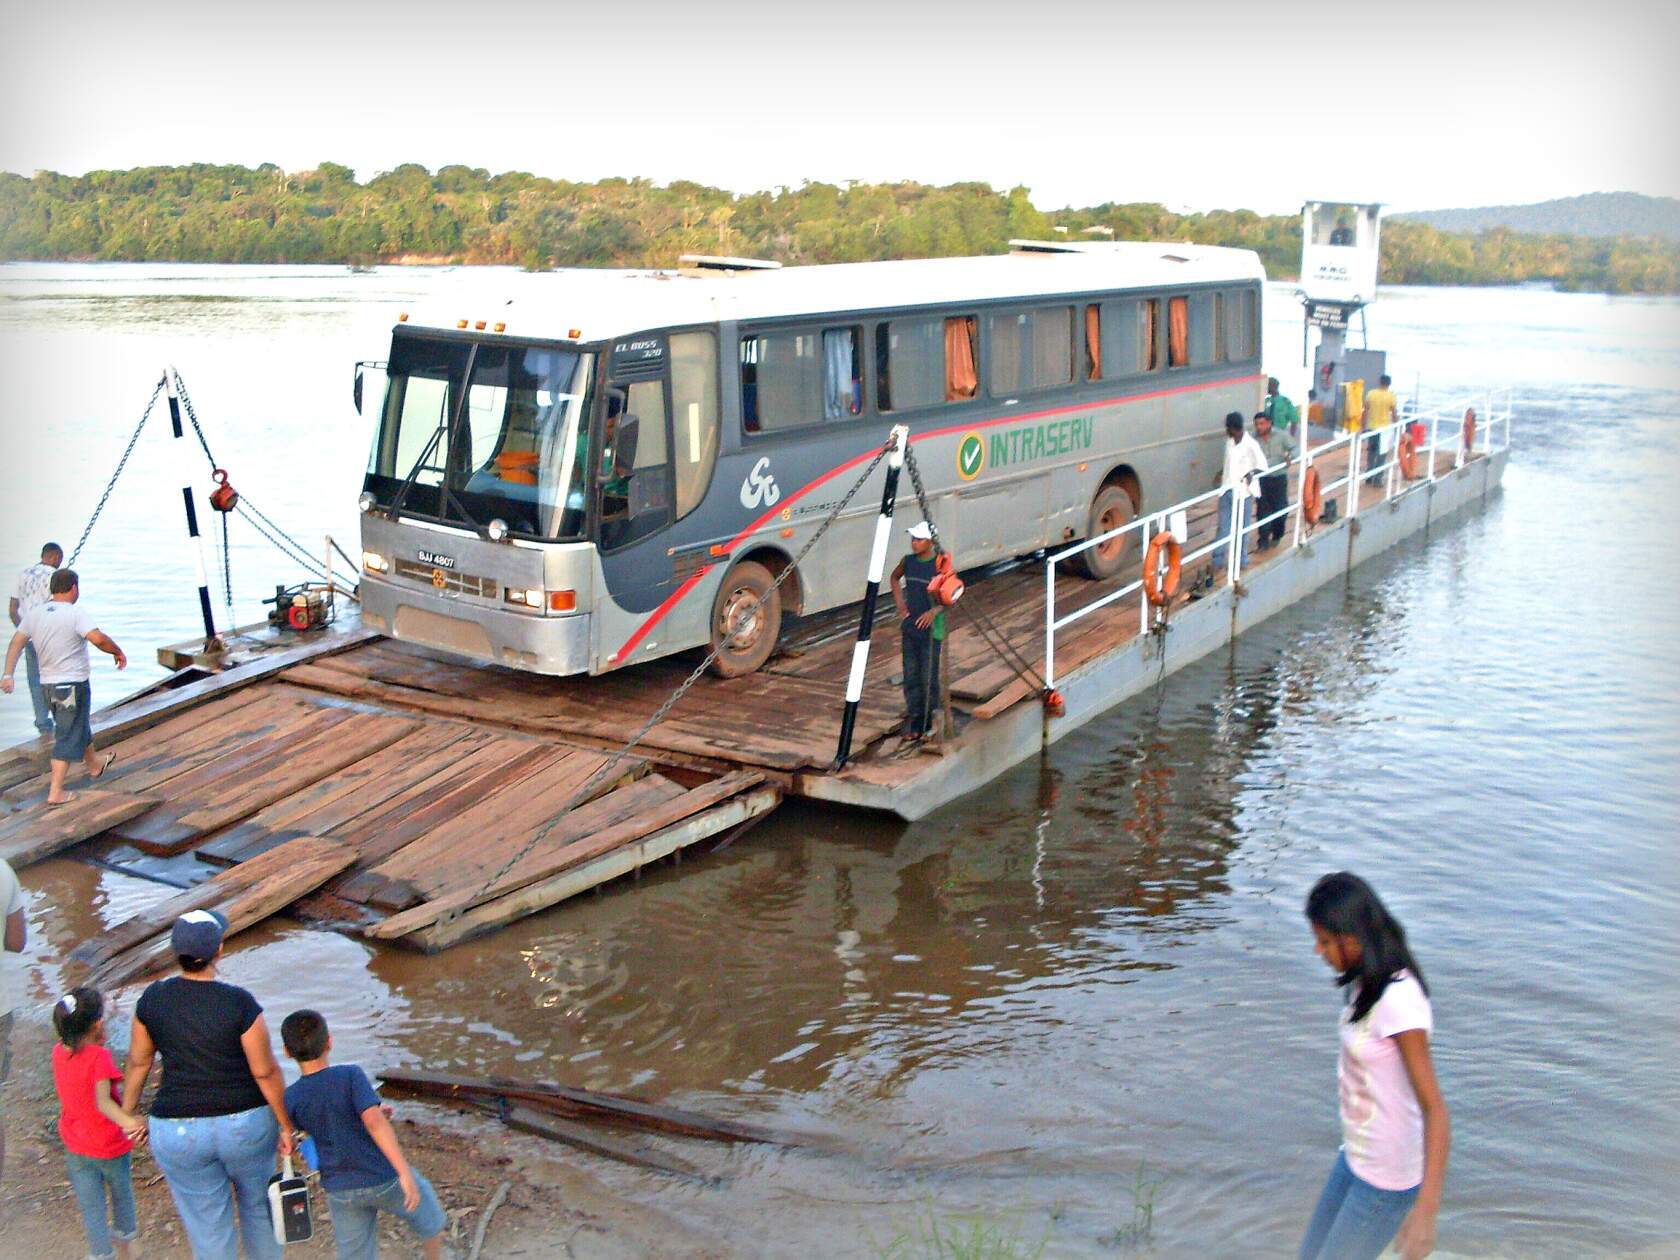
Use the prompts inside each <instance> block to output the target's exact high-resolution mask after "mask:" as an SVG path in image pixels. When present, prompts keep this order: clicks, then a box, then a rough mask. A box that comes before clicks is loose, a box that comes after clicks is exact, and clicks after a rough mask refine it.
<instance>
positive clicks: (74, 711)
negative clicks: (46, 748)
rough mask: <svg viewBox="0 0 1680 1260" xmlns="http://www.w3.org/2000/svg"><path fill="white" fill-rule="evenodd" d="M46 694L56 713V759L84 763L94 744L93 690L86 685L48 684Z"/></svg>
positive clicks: (54, 717)
mask: <svg viewBox="0 0 1680 1260" xmlns="http://www.w3.org/2000/svg"><path fill="white" fill-rule="evenodd" d="M45 691H46V693H47V707H48V708H50V709H51V710H52V721H53V747H52V759H53V760H54V761H80V760H81V759H82V755H83V754H84V753H86V752H87V750H88V745H89V744H91V743H93V726H92V724H91V721H90V719H91V717H92V714H91V712H90V711H91V710H92V708H93V688H92V687H90V686H88V684H87V683H85V682H78V683H48V684H46V687H45Z"/></svg>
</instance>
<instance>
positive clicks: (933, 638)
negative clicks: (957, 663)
mask: <svg viewBox="0 0 1680 1260" xmlns="http://www.w3.org/2000/svg"><path fill="white" fill-rule="evenodd" d="M905 532H906V533H908V534H909V535H910V554H909V555H907V556H905V557H904V558H903V559H902V560H900V561H899V562H898V565H897V566H896V567H895V568H894V569H893V571H892V593H893V603H895V604H897V605H898V616H899V619H900V622H901V625H900V630H901V632H902V633H901V639H900V643H901V648H902V652H903V659H904V708H905V722H904V738H905V739H908V740H912V741H917V740H921V739H923V738H925V737H926V735H927V734H928V732H929V731H930V730H932V729H933V712H934V710H935V709H936V708H937V707H938V697H939V687H938V682H939V644H940V640H942V639H943V638H944V637H945V627H944V625H943V621H942V618H941V616H940V613H939V610H938V609H937V608H936V607H935V606H934V602H933V596H932V595H930V594H929V593H928V583H930V582H932V581H933V578H934V575H935V574H936V573H937V572H938V561H937V559H936V558H935V556H934V553H933V527H932V526H931V525H929V524H928V523H927V522H926V521H917V522H916V523H915V524H914V525H912V526H910V528H909V529H908V530H906V531H905Z"/></svg>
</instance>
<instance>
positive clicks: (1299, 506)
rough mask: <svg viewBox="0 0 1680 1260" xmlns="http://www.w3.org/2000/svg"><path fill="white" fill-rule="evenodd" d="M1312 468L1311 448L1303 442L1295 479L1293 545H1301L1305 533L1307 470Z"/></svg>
mask: <svg viewBox="0 0 1680 1260" xmlns="http://www.w3.org/2000/svg"><path fill="white" fill-rule="evenodd" d="M1311 466H1312V447H1311V446H1310V445H1309V444H1307V443H1305V442H1303V443H1302V444H1301V474H1300V476H1299V477H1297V478H1296V479H1295V545H1296V546H1297V547H1299V546H1300V545H1301V535H1302V534H1303V533H1305V531H1306V520H1307V509H1306V503H1307V469H1308V468H1310V467H1311Z"/></svg>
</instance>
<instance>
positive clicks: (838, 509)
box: [443, 439, 892, 923]
mask: <svg viewBox="0 0 1680 1260" xmlns="http://www.w3.org/2000/svg"><path fill="white" fill-rule="evenodd" d="M891 449H892V442H891V440H890V439H889V440H888V442H887V444H886V445H885V446H883V447H882V448H881V449H880V450H878V451H876V452H875V458H873V459H872V460H870V461H869V466H868V467H867V468H865V469H864V470H863V472H862V473H861V474H860V475H859V476H858V479H857V480H856V481H854V482H853V483H852V488H851V489H850V490H848V491H846V493H845V495H844V496H842V497H841V499H840V502H838V503H836V504H835V505H834V507H833V508H832V509H831V510H830V511H829V513H828V515H827V516H825V517H824V518H823V522H822V524H821V525H819V526H818V527H817V532H816V533H814V534H812V535H811V537H810V538H809V539H808V540H807V541H806V543H805V545H804V546H803V547H801V548H800V549H799V554H798V555H796V556H794V558H793V559H792V560H790V561H788V563H787V565H786V566H785V567H784V568H783V569H782V571H781V572H780V573H778V574H777V575H776V579H775V581H773V582H772V583H771V584H770V589H769V590H768V591H766V592H765V593H764V594H762V595H760V596H758V597H757V598H756V599H754V600H753V601H752V603H751V604H750V605H748V606H747V607H746V608H745V609H743V610H742V611H741V612H739V613H738V614H737V615H736V618H735V625H736V626H739V625H741V624H742V623H743V622H745V621H748V620H750V619H751V617H752V616H753V614H754V613H756V612H757V611H758V610H759V608H760V607H762V606H763V604H764V601H765V600H767V599H769V598H770V596H771V595H772V594H773V593H774V592H775V591H777V590H779V589H780V588H781V585H782V583H783V581H785V580H786V579H787V576H788V574H790V573H792V572H793V571H794V570H795V569H797V568H798V567H799V566H800V565H801V564H802V563H804V560H805V557H806V556H808V555H810V554H811V550H812V548H814V547H815V546H816V545H817V543H818V542H819V541H821V539H822V537H823V535H824V534H826V533H827V532H828V527H829V526H830V525H832V524H834V522H835V521H836V520H837V519H838V518H839V516H840V514H841V513H842V512H844V511H845V510H846V508H847V507H848V506H849V505H850V504H851V501H852V500H853V498H855V497H856V496H857V492H858V491H859V490H861V489H862V488H863V484H864V482H866V481H868V480H869V478H870V476H871V474H873V473H874V471H875V470H876V469H877V468H878V467H880V465H881V461H882V460H883V459H885V458H886V457H887V453H888V452H889V451H890V450H891ZM734 637H735V630H734V629H733V628H731V629H730V630H729V632H728V633H727V634H726V635H725V636H724V639H723V642H721V643H720V644H719V645H718V646H717V647H714V648H712V649H711V650H710V651H708V652H707V653H706V658H705V659H704V660H703V661H701V662H700V663H699V664H698V665H696V666H695V667H694V669H693V671H692V672H691V673H690V674H689V675H688V677H687V678H685V679H683V681H682V682H681V683H680V684H678V686H677V689H676V690H675V691H673V692H672V693H671V694H670V695H669V696H667V697H666V699H665V701H664V702H663V703H662V704H661V705H660V706H659V707H658V708H657V709H655V710H654V711H653V716H652V717H650V718H648V720H647V721H645V722H643V723H642V725H641V729H640V730H638V731H637V732H636V733H635V734H634V735H632V736H631V737H630V738H629V739H628V740H627V741H626V742H625V743H624V745H623V746H622V747H621V748H619V749H618V751H617V752H615V753H613V755H612V756H611V757H609V758H607V760H606V761H605V762H603V763H602V764H601V767H600V769H598V770H596V771H595V773H594V774H592V775H590V776H589V778H588V779H587V780H586V781H585V782H584V784H583V786H582V787H580V788H579V789H578V790H577V791H576V792H574V793H572V796H571V798H570V799H569V800H568V801H567V802H566V803H565V805H564V806H562V807H561V808H560V810H559V811H558V812H557V813H556V814H555V815H554V817H553V818H551V819H549V821H548V822H547V823H545V824H544V825H543V826H542V827H541V828H540V829H539V830H538V831H537V833H536V834H535V835H533V836H532V837H531V838H530V840H528V841H526V842H525V844H524V845H522V846H521V847H520V849H519V851H518V852H517V853H515V854H514V855H513V856H512V857H511V858H509V859H508V860H507V861H506V862H503V863H502V865H501V866H500V867H499V868H497V870H496V873H495V874H494V875H492V876H491V877H490V878H489V879H487V880H485V881H484V883H483V884H481V885H480V886H479V888H478V891H477V892H475V893H473V894H472V896H471V897H470V898H469V899H468V903H467V905H465V906H462V907H461V908H459V909H457V910H454V911H451V912H450V913H449V914H447V915H445V916H444V920H443V921H444V922H445V923H449V922H453V921H454V920H455V919H456V918H457V917H458V916H459V915H461V914H462V913H464V912H465V911H466V910H469V909H471V908H472V907H473V906H474V905H476V904H478V899H479V898H480V897H482V896H484V894H485V893H487V892H489V891H490V890H491V889H492V888H494V887H495V886H496V885H497V884H498V883H500V882H501V880H502V877H503V876H504V875H506V874H507V873H508V872H509V871H511V870H512V869H513V868H514V867H516V866H518V865H519V864H520V863H521V862H523V861H524V860H525V859H526V857H528V856H529V855H530V853H531V851H532V850H533V849H535V848H536V847H537V846H538V845H539V844H541V843H542V842H543V841H544V840H545V839H547V838H548V836H549V834H550V833H551V832H552V831H553V830H554V829H555V828H556V827H558V826H559V825H560V824H561V823H562V822H563V821H565V819H566V816H567V815H568V814H570V813H571V812H572V811H573V810H574V809H576V808H577V807H578V806H579V805H581V804H583V802H584V801H586V800H588V799H589V796H590V794H591V793H592V792H594V790H595V789H596V788H597V787H598V786H600V785H601V784H602V783H604V782H606V781H607V779H608V777H609V776H610V775H611V774H612V772H613V770H614V769H616V768H617V766H618V764H619V762H621V761H623V760H624V759H625V757H627V756H629V755H630V750H631V749H632V748H634V747H636V745H637V744H639V743H641V742H642V740H644V739H646V738H647V735H648V732H649V731H651V730H653V728H654V727H656V726H658V725H659V724H660V723H661V722H663V721H664V720H665V717H666V715H667V714H669V713H670V712H671V710H672V709H674V708H675V707H676V706H677V703H678V701H680V700H681V699H682V698H683V697H684V696H685V695H687V694H688V692H689V690H690V689H691V688H692V687H693V686H694V684H695V683H697V682H699V681H700V678H701V676H702V675H703V674H704V673H705V672H706V671H707V670H708V669H710V668H711V667H712V662H713V661H715V660H717V658H718V654H719V653H720V652H722V651H723V648H724V647H725V646H726V645H727V644H729V643H730V642H732V641H733V640H734Z"/></svg>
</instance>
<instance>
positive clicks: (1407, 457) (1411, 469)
mask: <svg viewBox="0 0 1680 1260" xmlns="http://www.w3.org/2000/svg"><path fill="white" fill-rule="evenodd" d="M1396 454H1397V457H1398V458H1399V460H1400V475H1401V476H1402V477H1404V478H1405V479H1406V480H1407V481H1415V480H1416V479H1417V443H1416V442H1414V441H1412V435H1411V434H1410V433H1407V432H1404V431H1402V432H1401V434H1400V446H1399V449H1398V451H1397V452H1396Z"/></svg>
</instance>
